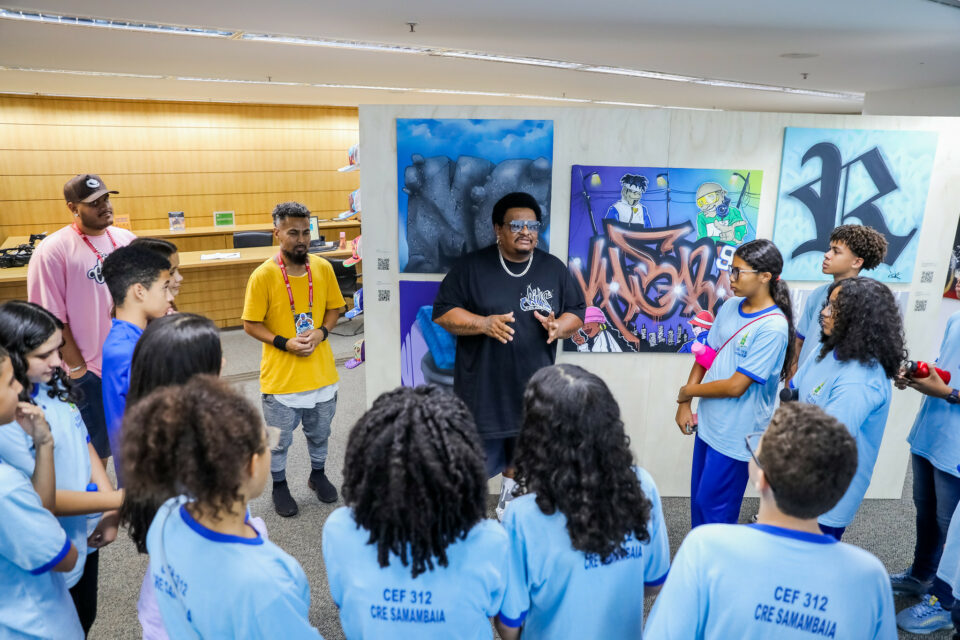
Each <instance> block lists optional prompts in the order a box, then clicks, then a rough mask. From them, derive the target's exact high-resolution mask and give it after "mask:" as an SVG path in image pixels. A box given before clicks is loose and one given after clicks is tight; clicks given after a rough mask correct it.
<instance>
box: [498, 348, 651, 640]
mask: <svg viewBox="0 0 960 640" xmlns="http://www.w3.org/2000/svg"><path fill="white" fill-rule="evenodd" d="M516 469H517V473H516V480H517V485H518V488H517V489H516V490H515V493H518V494H520V495H519V496H518V497H516V498H515V499H514V500H512V501H511V502H509V503H507V504H508V506H507V510H506V515H505V517H504V520H503V526H504V528H505V529H506V530H507V534H508V535H509V536H510V552H511V555H512V560H511V563H510V579H509V581H508V582H507V592H506V597H505V600H504V605H503V608H502V610H501V612H500V615H499V616H498V618H497V628H498V630H499V631H500V636H501V638H503V639H504V640H514V639H515V638H517V637H518V636H519V633H520V631H521V628H522V631H523V637H524V638H532V639H536V638H574V637H576V638H604V639H605V640H617V639H618V638H623V639H628V638H630V639H635V638H640V637H641V636H642V632H643V599H644V595H651V594H653V593H656V592H657V591H658V590H659V588H660V585H661V584H663V581H664V580H666V577H667V570H668V569H669V567H670V544H669V541H668V539H667V528H666V524H665V523H664V519H663V510H662V508H661V505H660V494H659V493H658V491H657V486H656V484H654V482H653V478H651V477H650V474H648V473H647V472H646V471H644V470H643V469H640V468H638V467H636V466H634V464H633V454H632V453H631V452H630V444H629V440H628V438H627V436H626V434H625V433H624V430H623V421H622V420H621V418H620V408H619V407H618V406H617V402H616V400H614V398H613V394H611V393H610V390H609V389H608V388H607V385H606V384H604V382H603V380H601V379H600V378H599V377H597V376H595V375H594V374H592V373H589V372H587V371H585V370H584V369H582V368H580V367H578V366H575V365H571V364H561V365H554V366H552V367H546V368H544V369H540V371H538V372H537V373H535V374H534V375H533V377H532V378H531V379H530V382H529V383H528V384H527V389H526V392H525V394H524V422H523V425H522V427H521V431H520V439H519V441H518V443H517V457H516Z"/></svg>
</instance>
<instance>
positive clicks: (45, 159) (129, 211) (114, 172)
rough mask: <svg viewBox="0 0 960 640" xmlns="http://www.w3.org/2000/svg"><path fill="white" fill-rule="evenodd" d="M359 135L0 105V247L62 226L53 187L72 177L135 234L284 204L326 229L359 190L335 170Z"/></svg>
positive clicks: (268, 122) (98, 105) (116, 110)
mask: <svg viewBox="0 0 960 640" xmlns="http://www.w3.org/2000/svg"><path fill="white" fill-rule="evenodd" d="M358 126H359V125H358V119H357V110H356V109H352V108H341V107H302V106H269V105H262V106H261V105H232V104H202V103H178V102H149V101H143V102H138V101H122V100H87V99H77V98H41V97H28V96H22V97H21V96H5V97H0V236H10V235H26V234H29V233H32V232H38V231H53V230H55V229H57V228H59V227H60V226H62V225H64V224H67V223H69V222H70V214H69V211H68V210H67V208H66V206H65V204H64V202H63V197H62V193H63V184H64V182H66V181H67V180H68V179H69V178H70V177H71V176H73V175H75V174H76V173H79V172H91V173H98V174H100V176H101V177H102V178H103V179H104V182H106V184H107V185H108V186H109V187H110V188H112V189H116V190H117V191H119V192H120V194H119V195H117V196H113V200H114V212H115V213H116V214H119V215H128V216H130V220H131V226H132V227H133V229H134V231H136V230H137V229H151V228H160V227H165V226H167V213H168V212H169V211H183V212H184V213H185V215H186V220H187V228H188V229H189V227H190V226H191V225H193V226H207V225H210V224H212V220H213V212H214V211H230V210H232V211H234V212H236V221H237V223H238V224H253V223H263V222H268V221H269V216H270V211H271V210H272V209H273V207H274V205H276V204H277V203H278V202H283V201H287V200H296V201H299V202H302V203H304V204H305V205H306V206H307V207H308V208H309V209H310V210H311V212H312V213H314V214H315V215H317V216H319V217H320V218H330V217H332V216H335V215H337V214H339V213H340V212H342V211H345V210H347V209H348V208H349V203H348V200H347V197H348V195H349V193H350V192H351V191H353V190H354V189H356V188H358V187H359V185H360V177H359V173H357V172H352V173H340V172H338V171H336V169H337V168H338V167H341V166H343V165H345V164H346V163H347V153H346V152H347V149H348V148H349V147H350V145H352V144H355V143H356V142H358V140H359V132H358Z"/></svg>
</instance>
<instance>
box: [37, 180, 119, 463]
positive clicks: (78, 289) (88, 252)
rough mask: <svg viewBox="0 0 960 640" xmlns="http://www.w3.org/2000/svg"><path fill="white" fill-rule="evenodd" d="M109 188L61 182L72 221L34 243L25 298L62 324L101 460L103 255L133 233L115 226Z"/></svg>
mask: <svg viewBox="0 0 960 640" xmlns="http://www.w3.org/2000/svg"><path fill="white" fill-rule="evenodd" d="M111 193H117V192H116V191H110V190H109V189H107V187H106V185H105V184H103V180H101V179H100V176H98V175H93V174H89V173H86V174H82V175H78V176H74V177H73V178H71V179H70V180H68V181H67V183H66V184H65V185H64V186H63V197H64V198H65V199H66V201H67V208H68V209H70V212H71V213H72V214H73V223H72V224H70V225H68V226H66V227H63V228H62V229H60V230H59V231H55V232H54V233H52V234H50V236H48V237H47V238H45V239H44V240H43V242H41V243H40V244H39V246H37V248H36V250H35V251H34V252H33V257H32V258H31V259H30V264H29V266H28V268H27V297H28V299H29V300H30V302H35V303H37V304H39V305H41V306H42V307H44V308H45V309H47V310H48V311H50V312H51V313H53V314H54V315H55V316H57V317H58V318H60V320H61V321H62V322H63V324H64V325H65V326H64V328H63V340H64V344H63V360H64V363H65V366H66V367H67V368H68V369H69V372H70V377H71V378H72V379H73V380H74V381H75V385H76V386H77V387H79V388H80V390H81V391H82V392H83V394H82V395H83V399H82V400H81V406H80V412H81V414H82V416H83V421H84V423H86V426H87V431H88V432H89V434H90V441H91V442H92V443H93V446H94V448H95V449H96V450H97V453H98V454H99V455H100V457H101V458H103V459H104V462H106V459H107V458H108V457H110V442H109V440H108V439H107V426H106V422H105V420H104V416H103V398H102V393H101V385H100V361H101V356H102V353H101V351H102V348H103V342H104V340H106V338H107V334H108V333H109V332H110V310H111V308H112V307H113V299H112V298H111V297H110V291H109V290H108V289H107V285H106V284H104V282H103V276H102V275H101V274H100V268H101V266H102V264H103V259H104V258H106V257H107V256H108V255H110V254H111V253H112V252H113V251H114V249H116V248H117V247H122V246H124V245H127V244H130V242H131V241H132V240H133V239H134V238H136V236H135V235H134V234H133V233H131V232H129V231H127V230H126V229H120V228H117V227H114V228H113V229H110V228H109V227H110V225H112V224H113V205H112V204H111V203H110V194H111Z"/></svg>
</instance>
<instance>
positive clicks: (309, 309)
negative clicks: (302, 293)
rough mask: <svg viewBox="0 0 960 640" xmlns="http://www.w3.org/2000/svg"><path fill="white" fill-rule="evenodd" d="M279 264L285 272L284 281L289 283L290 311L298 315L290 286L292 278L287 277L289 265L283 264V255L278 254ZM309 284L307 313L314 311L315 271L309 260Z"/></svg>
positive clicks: (283, 272) (281, 271) (281, 270)
mask: <svg viewBox="0 0 960 640" xmlns="http://www.w3.org/2000/svg"><path fill="white" fill-rule="evenodd" d="M277 264H278V265H280V273H282V274H283V283H284V284H285V285H287V297H288V298H290V311H291V312H292V313H293V314H294V315H296V313H297V310H296V308H295V307H294V304H293V289H291V288H290V278H289V277H287V267H286V266H285V265H284V264H283V257H282V255H281V254H279V253H278V254H277ZM307 286H308V287H309V298H308V299H309V305H310V306H309V307H308V308H307V313H312V312H313V272H311V271H310V262H309V261H308V262H307Z"/></svg>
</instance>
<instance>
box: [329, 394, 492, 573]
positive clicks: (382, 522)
mask: <svg viewBox="0 0 960 640" xmlns="http://www.w3.org/2000/svg"><path fill="white" fill-rule="evenodd" d="M343 468H344V472H343V473H344V478H343V499H344V502H345V503H346V504H347V505H348V506H349V507H351V508H352V509H353V517H354V520H355V521H356V523H357V524H358V525H359V526H361V527H363V528H364V529H366V530H367V531H368V532H369V533H370V538H369V540H368V544H375V545H377V561H378V562H379V564H380V566H381V567H387V566H389V564H390V556H391V554H395V555H396V556H398V557H399V558H400V562H401V563H403V566H408V565H409V566H410V567H411V572H412V574H413V577H414V578H416V577H417V576H418V575H420V574H421V573H425V572H426V571H432V570H433V568H434V563H435V562H436V564H439V565H440V566H441V567H445V566H447V562H448V561H447V553H446V549H447V547H448V546H449V545H450V544H453V543H454V542H456V541H457V540H462V539H464V538H466V536H467V533H468V532H469V531H470V529H471V528H472V527H473V526H474V525H475V524H476V523H478V522H480V520H481V519H482V518H483V517H484V513H485V508H486V497H487V495H486V494H487V481H486V475H485V473H484V468H483V450H482V449H481V446H480V440H479V437H478V436H477V427H476V424H475V423H474V421H473V416H472V415H471V414H470V411H469V409H467V406H466V405H465V404H464V403H463V401H462V400H460V399H459V398H457V397H456V396H454V395H453V394H452V393H450V392H449V391H444V390H442V389H440V388H439V387H436V386H434V385H425V386H420V387H416V388H410V387H400V388H398V389H394V390H393V391H388V392H386V393H384V394H382V395H381V396H380V397H379V398H377V399H376V400H375V401H374V403H373V406H372V407H371V408H370V410H369V411H367V412H366V413H365V414H364V415H363V416H362V417H361V418H360V420H358V421H357V424H356V425H354V427H353V430H352V431H351V432H350V438H349V440H348V442H347V452H346V458H345V460H344V464H343Z"/></svg>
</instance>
